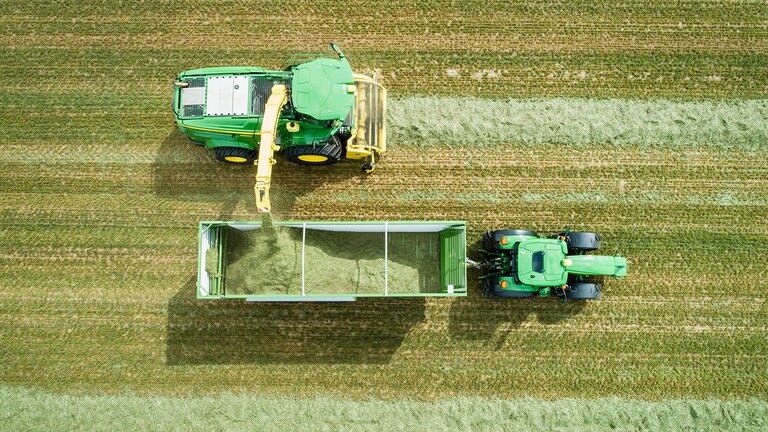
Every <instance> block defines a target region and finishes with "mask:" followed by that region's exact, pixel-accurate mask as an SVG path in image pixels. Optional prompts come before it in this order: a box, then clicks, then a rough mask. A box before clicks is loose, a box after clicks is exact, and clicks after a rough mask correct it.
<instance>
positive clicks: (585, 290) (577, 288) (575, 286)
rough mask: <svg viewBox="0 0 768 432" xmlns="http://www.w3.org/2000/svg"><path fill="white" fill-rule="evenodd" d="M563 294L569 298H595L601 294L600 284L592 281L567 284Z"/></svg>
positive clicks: (598, 297)
mask: <svg viewBox="0 0 768 432" xmlns="http://www.w3.org/2000/svg"><path fill="white" fill-rule="evenodd" d="M565 295H566V297H568V299H569V300H597V299H600V297H601V296H602V286H601V285H600V284H596V283H592V282H574V283H570V284H568V288H566V290H565Z"/></svg>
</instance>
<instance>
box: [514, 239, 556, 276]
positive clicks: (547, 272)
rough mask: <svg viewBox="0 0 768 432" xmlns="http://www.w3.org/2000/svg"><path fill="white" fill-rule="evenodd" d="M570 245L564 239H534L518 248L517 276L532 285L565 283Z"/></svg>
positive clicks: (522, 243)
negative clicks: (566, 259)
mask: <svg viewBox="0 0 768 432" xmlns="http://www.w3.org/2000/svg"><path fill="white" fill-rule="evenodd" d="M567 252H568V247H567V246H566V244H565V242H564V241H562V240H554V239H532V240H524V241H522V242H520V245H519V246H518V248H517V276H518V278H519V279H520V282H522V283H524V284H526V285H531V286H555V285H563V284H565V283H566V281H567V280H568V272H567V271H566V268H565V266H564V265H563V260H564V259H565V256H566V253H567Z"/></svg>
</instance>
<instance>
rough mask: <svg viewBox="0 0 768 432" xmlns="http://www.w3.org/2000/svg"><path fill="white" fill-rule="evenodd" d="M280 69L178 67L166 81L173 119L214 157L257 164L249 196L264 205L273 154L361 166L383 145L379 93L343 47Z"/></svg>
mask: <svg viewBox="0 0 768 432" xmlns="http://www.w3.org/2000/svg"><path fill="white" fill-rule="evenodd" d="M331 49H333V51H334V52H335V53H336V55H337V56H338V58H336V59H331V58H318V59H315V60H311V61H309V62H304V63H299V64H291V65H289V66H288V67H287V68H285V69H284V70H267V69H263V68H259V67H212V68H204V69H193V70H188V71H185V72H182V73H180V74H179V75H178V76H177V77H176V81H175V83H174V88H175V90H174V95H173V103H172V106H173V112H174V114H175V115H176V124H177V125H178V127H179V129H180V130H181V131H182V132H184V133H185V134H186V135H187V136H188V137H189V139H190V140H191V141H192V142H193V143H194V144H197V145H201V146H205V147H206V148H208V149H210V150H213V151H214V154H215V157H216V159H217V160H219V161H222V162H228V163H233V164H253V163H256V164H257V170H256V186H255V192H256V200H257V203H258V208H259V211H260V212H269V211H270V200H269V187H270V180H271V177H272V164H273V163H274V162H275V160H274V153H275V152H277V151H280V152H282V153H283V154H284V155H285V158H286V159H288V160H289V161H291V162H295V163H299V164H304V165H330V164H334V163H336V162H338V161H340V160H341V159H342V158H343V157H345V158H347V159H362V160H366V163H365V164H364V165H363V166H362V167H363V170H364V171H365V172H371V171H373V169H374V167H375V163H376V159H377V158H378V156H379V155H381V154H382V153H384V152H385V151H386V128H385V118H386V96H387V92H386V89H384V87H383V86H382V85H381V84H379V83H378V82H376V81H375V80H374V79H373V78H371V77H368V76H365V75H360V74H355V73H353V72H352V69H351V67H350V65H349V61H348V60H347V59H346V57H345V56H344V53H342V52H341V50H340V49H339V48H338V47H337V46H336V45H335V44H331Z"/></svg>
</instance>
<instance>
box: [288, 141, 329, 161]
mask: <svg viewBox="0 0 768 432" xmlns="http://www.w3.org/2000/svg"><path fill="white" fill-rule="evenodd" d="M285 158H286V159H288V160H289V161H291V162H293V163H297V164H302V165H332V164H335V163H336V162H338V161H340V160H341V144H339V140H338V139H337V138H336V137H335V136H334V137H332V138H331V139H329V140H328V142H326V143H325V144H319V145H299V146H293V147H288V148H287V149H285Z"/></svg>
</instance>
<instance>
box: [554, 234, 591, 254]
mask: <svg viewBox="0 0 768 432" xmlns="http://www.w3.org/2000/svg"><path fill="white" fill-rule="evenodd" d="M560 236H565V244H567V245H568V252H569V253H570V252H576V253H582V252H589V251H594V250H598V249H600V236H599V235H597V234H596V233H593V232H576V231H574V232H569V233H568V234H565V233H562V234H560Z"/></svg>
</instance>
